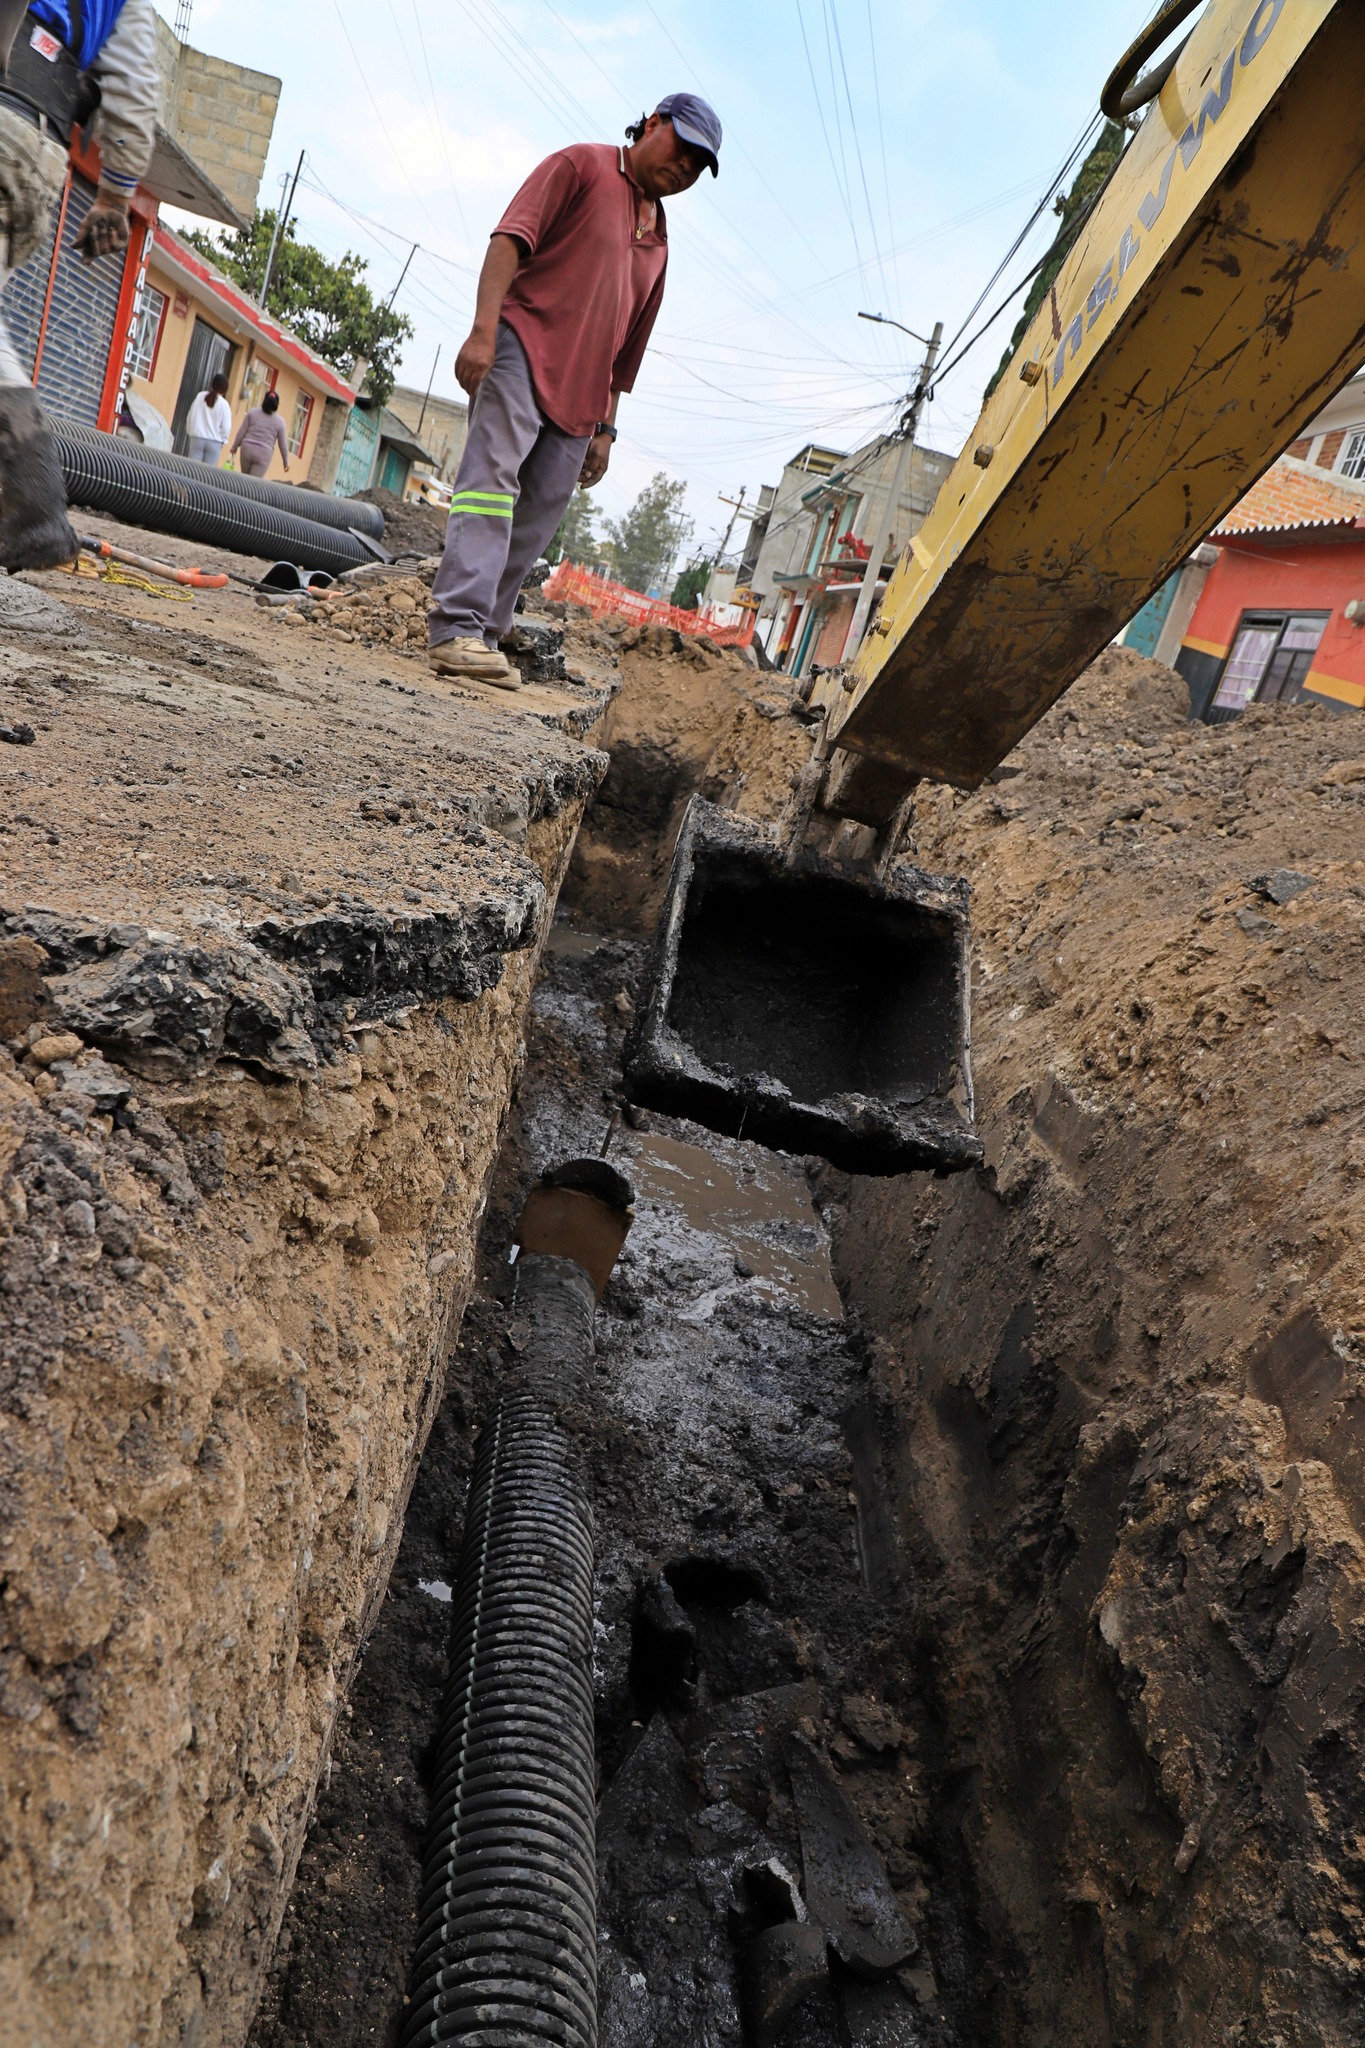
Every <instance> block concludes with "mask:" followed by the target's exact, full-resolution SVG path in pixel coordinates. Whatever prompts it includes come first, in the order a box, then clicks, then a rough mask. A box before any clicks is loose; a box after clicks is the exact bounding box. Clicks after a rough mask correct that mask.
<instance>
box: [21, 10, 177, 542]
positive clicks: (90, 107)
mask: <svg viewBox="0 0 1365 2048" xmlns="http://www.w3.org/2000/svg"><path fill="white" fill-rule="evenodd" d="M156 103H157V63H156V9H155V7H154V6H153V4H152V0H34V5H32V6H31V7H25V6H24V5H23V0H0V290H3V289H4V286H5V283H6V281H7V279H8V277H9V274H10V272H11V271H13V270H17V269H18V268H19V267H20V265H21V264H24V263H27V261H28V259H29V258H30V256H32V255H33V254H34V252H35V250H37V249H38V248H39V247H40V246H41V244H42V242H43V240H44V237H45V236H46V234H47V231H48V227H49V224H50V221H51V218H52V209H53V207H54V205H55V204H56V201H57V198H58V195H59V193H60V192H61V189H62V184H63V181H64V179H65V177H66V166H67V155H68V144H69V140H70V135H71V130H72V128H73V127H84V126H86V125H87V124H91V125H93V130H94V137H95V140H96V141H97V142H98V145H99V152H100V182H99V189H98V191H97V192H96V195H95V199H94V203H93V204H92V206H91V207H90V210H89V212H88V213H87V214H86V216H85V219H84V221H83V222H82V224H81V229H80V233H79V234H78V235H77V237H76V247H77V249H78V250H79V251H80V253H81V255H82V256H83V257H84V258H85V260H86V261H87V262H88V263H95V262H98V261H99V260H101V259H102V258H104V257H109V256H119V255H121V254H122V253H123V251H124V250H125V249H126V248H127V246H128V208H129V203H130V201H131V200H132V197H133V194H134V192H136V190H137V187H138V181H139V179H140V178H141V177H142V175H143V173H144V172H145V171H146V169H147V166H148V164H149V163H150V162H151V157H152V148H153V145H154V143H155V140H156ZM79 551H80V550H79V547H78V544H77V540H76V535H75V533H74V531H73V529H72V526H71V522H70V520H69V519H68V518H67V516H66V491H65V488H64V486H63V483H62V472H61V466H60V464H59V463H58V460H57V451H56V448H55V447H54V446H53V441H52V431H51V429H50V427H49V426H48V423H47V419H46V416H45V414H44V412H43V409H42V406H41V405H40V404H39V402H38V395H37V393H36V392H35V391H34V389H33V386H32V385H31V384H30V382H29V380H28V376H27V374H26V372H25V370H24V366H23V364H22V363H21V362H20V360H19V358H18V356H17V355H16V354H15V352H14V346H13V343H12V342H11V340H10V337H9V334H8V332H7V331H6V329H5V326H4V323H3V320H0V566H3V567H4V568H6V569H50V568H53V567H55V565H56V564H57V563H59V562H70V561H74V560H75V558H76V556H77V554H78V553H79Z"/></svg>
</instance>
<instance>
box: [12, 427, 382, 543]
mask: <svg viewBox="0 0 1365 2048" xmlns="http://www.w3.org/2000/svg"><path fill="white" fill-rule="evenodd" d="M52 438H53V440H54V441H55V442H56V444H57V459H58V461H59V462H60V463H61V465H62V475H63V477H64V478H65V481H66V495H67V498H68V499H69V501H70V502H71V504H73V505H84V506H86V507H87V508H88V509H89V510H91V511H93V512H108V513H110V514H111V515H112V516H113V517H114V518H115V519H127V520H129V521H130V522H131V523H132V524H133V525H134V526H147V527H150V528H151V529H152V531H153V532H155V533H173V534H177V535H178V536H179V537H180V538H181V539H182V540H198V541H203V543H204V544H205V546H206V547H216V548H232V549H235V550H236V552H237V553H238V554H242V555H266V556H270V557H283V558H285V559H287V560H289V561H291V562H297V563H298V565H299V567H300V568H301V569H330V570H331V571H332V573H333V575H340V573H341V571H342V570H343V569H354V568H355V567H356V566H357V565H358V564H359V563H361V562H372V561H373V560H374V555H373V552H372V551H371V549H370V548H368V547H367V546H366V545H365V543H364V542H363V541H360V540H355V539H353V538H352V536H351V535H350V534H349V533H340V532H338V531H337V530H336V528H335V527H331V526H319V525H317V524H316V522H315V521H313V520H311V519H298V518H296V517H295V516H294V514H293V513H290V512H280V511H277V510H276V509H275V507H274V506H273V505H259V504H256V503H254V502H253V501H252V500H250V499H248V498H243V497H232V496H230V495H229V493H228V492H227V491H224V490H219V489H218V487H217V486H216V485H214V484H211V483H207V482H204V481H202V480H201V479H202V477H203V475H204V472H203V471H202V470H201V474H200V476H199V477H193V476H180V475H178V474H175V473H173V472H172V471H170V470H165V469H157V468H155V467H154V466H153V464H151V463H149V462H141V461H139V460H138V459H137V457H136V456H132V455H129V454H128V453H127V452H126V444H124V443H122V442H120V441H119V440H118V439H117V438H116V437H115V436H114V435H111V434H102V435H100V437H99V442H98V443H96V442H94V441H90V440H87V439H86V438H85V436H84V435H76V434H72V433H70V432H68V430H67V428H66V427H65V426H64V425H62V424H61V423H60V422H59V421H54V422H53V427H52ZM195 466H196V467H197V466H198V465H195Z"/></svg>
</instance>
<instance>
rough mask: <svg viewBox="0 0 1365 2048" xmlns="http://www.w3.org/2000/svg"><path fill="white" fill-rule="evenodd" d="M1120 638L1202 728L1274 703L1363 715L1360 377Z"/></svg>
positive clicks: (1364, 443)
mask: <svg viewBox="0 0 1365 2048" xmlns="http://www.w3.org/2000/svg"><path fill="white" fill-rule="evenodd" d="M1123 637H1124V640H1125V643H1126V644H1127V645H1128V646H1130V647H1135V648H1136V649H1137V650H1138V651H1139V652H1140V653H1143V654H1153V655H1155V657H1156V658H1157V660H1159V661H1165V662H1169V663H1170V665H1171V666H1172V667H1174V668H1176V669H1178V670H1179V671H1180V673H1181V674H1182V675H1183V676H1184V677H1185V680H1186V681H1187V683H1188V684H1189V686H1190V704H1191V709H1192V710H1193V712H1194V715H1195V717H1196V718H1203V719H1206V720H1208V721H1209V722H1210V723H1212V724H1217V723H1218V722H1220V721H1221V720H1223V719H1227V718H1236V717H1237V716H1238V715H1239V714H1240V713H1241V712H1242V711H1244V710H1245V709H1246V707H1247V705H1248V704H1251V703H1261V704H1265V703H1271V702H1273V701H1275V700H1283V701H1287V702H1310V703H1320V704H1325V705H1328V706H1330V707H1331V708H1332V709H1333V710H1337V711H1347V710H1352V711H1359V710H1361V709H1365V372H1362V373H1361V374H1360V375H1358V376H1355V377H1353V378H1352V379H1351V380H1350V382H1349V383H1348V384H1346V385H1345V386H1343V388H1342V389H1341V390H1340V391H1339V392H1338V393H1337V395H1336V397H1335V398H1333V399H1332V400H1330V402H1329V403H1328V404H1327V405H1326V406H1324V408H1323V410H1322V411H1321V412H1320V413H1319V414H1318V416H1317V418H1316V419H1315V420H1314V421H1313V424H1312V426H1311V427H1310V428H1309V430H1308V432H1307V433H1306V434H1304V435H1302V436H1301V437H1300V439H1299V440H1297V441H1295V442H1294V444H1293V445H1292V447H1291V448H1290V449H1289V450H1288V451H1287V452H1286V453H1285V454H1284V455H1282V456H1281V457H1280V459H1279V461H1278V462H1276V463H1274V464H1272V466H1271V468H1270V469H1269V470H1268V471H1267V472H1266V474H1265V475H1264V476H1263V477H1262V478H1261V480H1260V482H1259V483H1257V484H1256V485H1254V487H1253V488H1252V489H1251V490H1250V491H1248V493H1247V495H1246V496H1245V497H1244V498H1243V499H1242V501H1241V503H1240V504H1239V505H1237V506H1236V507H1235V508H1234V509H1233V511H1231V512H1230V513H1229V514H1228V516H1227V518H1226V519H1224V520H1223V522H1222V524H1221V525H1220V526H1219V527H1217V529H1216V530H1215V531H1214V532H1213V533H1212V534H1211V535H1210V536H1209V539H1208V540H1207V541H1206V542H1205V543H1204V544H1203V545H1202V546H1201V547H1198V548H1196V549H1195V551H1194V553H1193V554H1192V555H1191V556H1190V558H1189V560H1188V561H1187V562H1185V563H1184V564H1183V565H1182V567H1181V568H1179V569H1178V570H1176V572H1175V574H1174V575H1173V576H1171V577H1169V578H1168V579H1167V581H1166V582H1165V583H1164V584H1163V585H1162V588H1161V589H1160V590H1159V591H1158V592H1157V593H1156V595H1155V596H1154V597H1153V598H1152V599H1151V600H1150V601H1149V602H1148V603H1147V604H1145V605H1144V606H1143V608H1142V610H1141V611H1140V612H1139V613H1138V614H1137V617H1136V618H1135V619H1133V621H1132V622H1131V624H1130V625H1129V626H1128V628H1127V629H1126V631H1125V633H1124V636H1123Z"/></svg>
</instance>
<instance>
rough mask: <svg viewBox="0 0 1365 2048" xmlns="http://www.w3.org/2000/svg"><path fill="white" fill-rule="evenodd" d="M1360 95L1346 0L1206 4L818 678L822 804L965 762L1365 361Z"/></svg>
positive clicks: (861, 806)
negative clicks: (827, 759) (914, 521)
mask: <svg viewBox="0 0 1365 2048" xmlns="http://www.w3.org/2000/svg"><path fill="white" fill-rule="evenodd" d="M1363 106H1365V5H1362V4H1361V0H1211V4H1210V5H1209V6H1208V8H1207V9H1206V10H1205V12H1204V14H1203V16H1202V17H1201V19H1200V20H1199V22H1198V23H1197V25H1196V27H1195V28H1194V30H1193V32H1192V33H1191V35H1190V36H1189V39H1188V41H1187V42H1186V44H1185V46H1184V49H1183V50H1182V52H1181V54H1180V57H1179V59H1178V61H1177V62H1176V64H1175V66H1174V69H1173V70H1172V71H1171V73H1170V76H1169V77H1168V78H1167V80H1166V83H1165V84H1164V86H1163V87H1162V88H1161V91H1160V95H1159V97H1158V98H1157V99H1156V100H1155V101H1153V103H1152V104H1151V106H1150V107H1149V109H1148V111H1147V114H1146V116H1145V118H1144V120H1143V122H1142V125H1141V127H1140V128H1139V130H1138V132H1137V134H1136V135H1135V136H1134V138H1133V140H1132V142H1131V143H1130V145H1129V147H1128V149H1127V150H1126V152H1125V153H1124V155H1123V157H1122V158H1121V160H1120V162H1119V165H1118V167H1117V169H1116V171H1115V173H1114V175H1113V177H1112V179H1111V181H1110V183H1109V185H1108V187H1107V189H1106V190H1105V192H1104V194H1103V196H1102V197H1101V199H1100V201H1099V203H1098V205H1097V206H1096V207H1095V209H1094V211H1093V213H1092V214H1091V215H1090V218H1089V220H1088V221H1087V223H1086V225H1085V227H1084V229H1083V231H1082V233H1081V234H1080V236H1079V238H1078V240H1077V242H1076V243H1075V245H1074V247H1073V248H1072V249H1071V251H1070V253H1069V254H1068V256H1067V259H1066V261H1065V263H1064V265H1063V267H1062V270H1061V272H1060V274H1059V275H1058V277H1057V279H1056V282H1055V284H1054V286H1053V288H1052V290H1051V292H1050V293H1049V296H1048V298H1047V300H1046V301H1045V302H1044V304H1043V306H1042V307H1041V308H1040V310H1039V312H1038V315H1037V317H1036V319H1035V320H1034V321H1033V324H1032V326H1031V327H1030V329H1029V332H1028V334H1027V335H1026V336H1025V338H1024V341H1023V343H1022V345H1021V346H1020V348H1019V350H1018V351H1017V353H1016V355H1015V357H1014V360H1013V362H1012V363H1011V364H1010V367H1009V368H1008V370H1007V371H1006V373H1005V375H1004V377H1003V378H1002V379H1001V381H1000V383H999V385H998V386H997V387H996V390H995V392H994V393H993V395H992V396H991V398H990V400H989V401H988V403H987V404H986V406H985V408H984V410H983V411H982V414H981V417H980V419H979V420H978V422H977V426H976V429H975V431H974V432H973V434H972V436H971V439H970V440H969V442H968V444H967V446H966V448H965V449H964V450H963V452H962V455H961V456H960V458H959V459H958V462H957V464H956V466H955V468H954V469H953V471H952V473H951V474H950V476H949V477H948V478H947V480H946V482H945V483H944V485H943V487H942V489H941V491H940V492H939V496H938V500H937V502H936V504H935V506H934V509H933V511H932V512H931V514H930V516H929V518H928V519H927V520H926V521H925V524H924V526H923V527H922V528H921V530H920V531H919V532H918V533H917V534H916V535H915V537H914V539H913V540H912V541H911V543H910V546H909V547H908V549H907V550H906V552H905V554H904V555H903V556H902V558H901V560H900V562H899V564H898V565H897V567H896V570H895V572H894V574H893V576H892V578H891V582H890V585H889V587H888V589H887V592H886V596H885V600H884V602H883V605H882V609H881V614H880V617H879V618H878V619H877V620H876V622H875V624H874V625H873V628H872V630H871V632H870V633H869V634H868V636H867V638H866V639H865V641H864V643H863V646H862V648H861V650H860V651H859V654H858V656H857V659H856V661H855V662H854V664H853V668H852V672H851V675H850V676H845V677H844V678H843V679H842V681H841V679H839V678H838V677H832V678H822V679H821V682H820V685H819V687H818V690H817V695H816V699H815V701H816V702H823V703H824V705H825V707H826V710H827V714H828V718H827V730H828V733H829V735H830V737H831V739H832V741H833V743H834V745H835V746H837V747H838V748H839V749H842V750H843V754H842V755H841V756H838V757H836V759H835V761H834V763H833V764H832V767H833V771H834V772H833V773H832V775H831V777H830V787H829V789H828V791H827V796H826V799H825V807H826V808H829V809H833V810H835V811H836V812H839V813H841V814H842V815H845V816H848V817H853V818H863V819H864V820H865V821H866V822H868V823H877V824H879V823H882V822H884V820H885V819H886V818H887V817H888V816H889V815H890V813H891V811H892V810H893V809H894V803H895V801H896V800H898V798H899V797H900V796H903V795H904V793H905V791H906V790H907V788H909V787H910V786H911V785H912V783H913V782H914V780H915V779H916V778H918V777H921V776H925V777H930V778H932V779H934V780H937V781H942V782H949V783H955V784H957V785H959V786H961V787H965V788H973V787H975V786H976V785H977V784H978V783H980V782H981V781H982V780H983V779H984V778H985V777H986V776H987V775H988V774H989V773H990V771H991V770H992V769H993V768H994V767H996V766H997V765H998V763H999V762H1000V761H1001V760H1002V759H1003V758H1004V757H1005V755H1006V754H1008V753H1009V751H1010V749H1011V748H1012V747H1013V746H1014V745H1015V744H1016V742H1017V741H1018V740H1020V739H1021V738H1022V737H1023V735H1024V734H1025V733H1026V732H1027V731H1028V730H1029V728H1030V727H1031V726H1033V725H1034V724H1036V722H1037V721H1038V719H1040V718H1041V717H1042V715H1043V713H1044V712H1045V711H1046V710H1047V709H1048V707H1049V706H1050V705H1051V704H1053V703H1054V702H1055V701H1056V699H1057V698H1058V697H1059V696H1060V695H1061V694H1062V692H1063V691H1064V690H1065V689H1066V688H1067V686H1068V684H1070V683H1071V682H1073V681H1074V680H1075V678H1076V677H1077V676H1078V675H1079V674H1080V672H1081V670H1082V669H1083V668H1084V667H1085V666H1086V664H1087V663H1088V662H1089V661H1091V660H1092V659H1093V658H1094V656H1095V655H1096V654H1097V653H1098V652H1099V651H1100V649H1101V648H1102V647H1104V646H1105V645H1106V643H1107V642H1108V641H1110V640H1111V639H1112V638H1113V637H1114V635H1115V634H1116V633H1117V632H1118V631H1119V630H1120V628H1121V627H1122V626H1123V625H1124V624H1125V623H1126V622H1127V621H1128V620H1129V619H1130V618H1131V617H1132V616H1133V614H1134V613H1135V612H1136V611H1137V610H1138V609H1139V608H1140V606H1141V605H1142V604H1143V603H1144V602H1145V600H1146V599H1147V598H1148V597H1149V596H1150V595H1151V593H1152V592H1153V591H1154V590H1156V589H1158V588H1159V587H1160V585H1161V584H1162V583H1163V582H1164V580H1165V579H1166V577H1167V576H1168V575H1169V574H1170V573H1171V571H1172V570H1173V569H1175V568H1176V567H1177V566H1178V565H1179V564H1180V563H1181V562H1182V561H1183V560H1184V559H1185V558H1186V557H1187V556H1188V555H1189V554H1190V552H1191V551H1192V549H1193V548H1194V547H1195V546H1196V545H1197V544H1198V543H1199V542H1200V541H1201V540H1202V539H1203V538H1204V536H1205V535H1206V534H1207V533H1208V532H1209V531H1210V530H1211V529H1212V528H1213V527H1214V526H1216V525H1217V523H1218V521H1219V520H1220V519H1221V518H1223V516H1224V515H1225V514H1226V513H1227V512H1228V511H1229V510H1230V509H1231V508H1232V506H1233V505H1234V504H1235V503H1236V502H1237V500H1238V499H1239V498H1240V497H1241V496H1242V495H1243V494H1244V493H1245V492H1246V491H1247V489H1248V488H1249V487H1250V486H1251V484H1253V483H1254V482H1255V480H1256V479H1257V477H1259V476H1260V475H1261V474H1262V473H1263V471H1264V470H1265V469H1266V468H1268V466H1269V465H1270V463H1271V462H1272V461H1273V460H1274V459H1275V457H1276V456H1277V455H1279V454H1281V453H1282V452H1283V450H1284V449H1285V448H1286V447H1287V446H1288V445H1289V443H1290V442H1291V441H1292V440H1293V439H1294V438H1295V436H1296V435H1297V434H1298V433H1299V431H1300V429H1301V428H1302V427H1303V426H1304V425H1305V424H1306V423H1307V421H1308V420H1310V419H1311V418H1312V416H1313V415H1314V413H1315V412H1317V410H1318V409H1319V408H1320V406H1321V405H1322V404H1323V402H1324V401H1325V400H1326V399H1327V398H1328V397H1330V396H1331V394H1332V393H1333V392H1334V391H1336V390H1337V389H1338V388H1339V387H1340V385H1341V384H1342V383H1343V382H1344V381H1345V380H1346V378H1347V377H1348V376H1349V375H1350V374H1351V373H1352V372H1353V371H1354V370H1356V369H1357V368H1358V367H1359V366H1360V363H1361V361H1362V360H1363V359H1365V117H1363V116H1362V107H1363ZM850 682H851V685H852V687H851V689H850V688H849V687H848V685H849V683H850Z"/></svg>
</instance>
